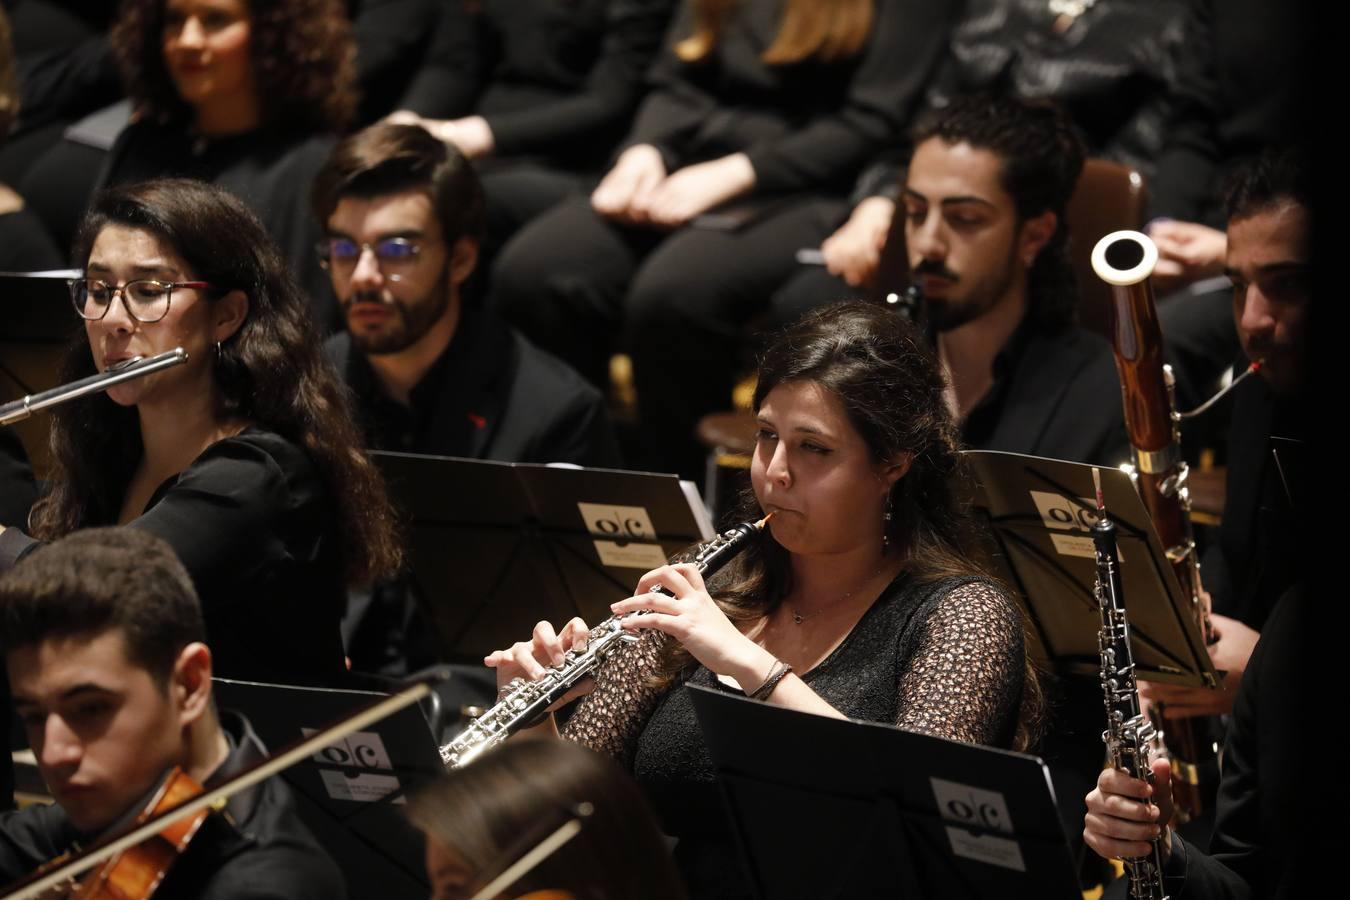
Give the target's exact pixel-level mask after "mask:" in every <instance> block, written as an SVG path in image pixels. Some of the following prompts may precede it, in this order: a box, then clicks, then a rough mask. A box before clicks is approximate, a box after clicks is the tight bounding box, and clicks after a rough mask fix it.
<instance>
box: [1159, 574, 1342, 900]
mask: <svg viewBox="0 0 1350 900" xmlns="http://www.w3.org/2000/svg"><path fill="white" fill-rule="evenodd" d="M1310 604H1311V600H1310V599H1309V598H1307V597H1306V596H1304V595H1303V594H1302V593H1301V592H1298V591H1294V592H1291V593H1290V594H1289V595H1287V596H1285V597H1284V598H1282V599H1281V600H1280V602H1279V604H1278V605H1277V606H1276V607H1275V610H1274V611H1273V612H1272V613H1271V615H1270V618H1269V619H1268V620H1267V621H1266V627H1265V628H1264V629H1263V630H1262V632H1261V640H1260V641H1259V642H1258V643H1257V645H1256V650H1255V651H1254V652H1253V653H1252V658H1251V660H1250V662H1248V664H1247V670H1246V672H1244V673H1243V676H1242V686H1241V687H1240V688H1239V689H1238V694H1237V698H1236V700H1235V702H1234V704H1233V714H1232V717H1231V718H1230V720H1229V723H1228V737H1227V739H1226V740H1225V741H1224V760H1223V780H1222V781H1221V782H1220V783H1219V797H1218V803H1217V812H1216V816H1215V822H1214V834H1213V836H1212V838H1211V839H1210V848H1209V853H1208V854H1204V853H1201V852H1200V851H1199V850H1198V849H1196V848H1194V847H1191V846H1190V845H1188V844H1186V842H1185V841H1184V840H1182V839H1181V838H1179V837H1176V836H1175V835H1174V836H1173V841H1172V858H1171V859H1170V860H1168V862H1167V865H1166V866H1165V867H1164V871H1165V874H1166V875H1167V876H1168V877H1167V887H1168V893H1169V895H1170V896H1171V897H1173V898H1174V900H1184V898H1192V897H1194V898H1204V900H1228V898H1247V897H1252V898H1257V897H1259V898H1273V897H1301V896H1305V894H1304V893H1303V891H1304V890H1305V888H1306V887H1308V885H1303V884H1301V881H1302V880H1303V879H1305V878H1311V877H1315V875H1316V874H1317V873H1318V872H1319V869H1318V868H1316V867H1312V868H1310V867H1307V866H1305V865H1302V864H1301V860H1300V859H1299V855H1300V854H1303V853H1305V852H1307V847H1306V845H1305V844H1304V842H1303V840H1302V839H1301V837H1300V831H1301V829H1307V828H1308V825H1309V820H1308V818H1307V817H1308V816H1309V815H1310V814H1311V813H1312V810H1309V809H1304V808H1302V806H1303V805H1304V804H1305V803H1306V800H1305V798H1313V802H1314V804H1315V805H1316V806H1317V807H1318V808H1320V809H1323V810H1325V811H1327V812H1328V813H1330V811H1331V810H1332V809H1335V808H1337V807H1336V805H1335V804H1333V803H1332V802H1331V797H1330V793H1329V792H1330V791H1331V790H1335V788H1334V787H1333V786H1332V785H1331V784H1330V782H1332V781H1334V780H1335V776H1334V775H1331V774H1330V770H1327V769H1321V768H1320V767H1316V766H1314V767H1311V769H1310V767H1309V766H1307V765H1306V763H1307V762H1308V761H1309V756H1308V754H1309V753H1310V752H1316V750H1317V748H1318V747H1325V746H1326V745H1325V744H1323V743H1321V742H1319V741H1315V740H1309V739H1310V738H1312V736H1313V733H1312V728H1311V727H1310V724H1311V720H1310V719H1309V717H1308V716H1307V715H1306V711H1305V710H1304V709H1303V706H1302V704H1301V703H1300V702H1298V701H1299V699H1301V698H1307V697H1308V696H1309V695H1308V694H1306V693H1305V691H1306V690H1309V689H1312V688H1313V685H1312V684H1311V683H1310V681H1309V680H1308V679H1305V678H1304V677H1303V666H1302V664H1301V659H1300V657H1301V655H1302V654H1304V653H1306V652H1308V649H1309V648H1308V644H1309V640H1308V639H1309V637H1311V629H1312V628H1314V627H1324V624H1323V623H1322V622H1321V621H1320V620H1319V619H1314V616H1313V610H1312V609H1311V605H1310ZM1318 724H1319V725H1320V724H1321V723H1320V722H1319V723H1318ZM1326 758H1327V759H1331V757H1329V756H1328V757H1326ZM1313 778H1316V779H1318V782H1317V783H1313V784H1308V783H1305V782H1308V781H1310V780H1311V779H1313ZM1310 790H1311V791H1312V793H1309V791H1310ZM1308 805H1312V804H1308ZM1328 862H1330V861H1329V860H1325V859H1324V860H1321V863H1323V864H1326V863H1328ZM1321 871H1327V870H1325V869H1323V870H1321ZM1305 872H1310V873H1311V874H1308V875H1305Z"/></svg>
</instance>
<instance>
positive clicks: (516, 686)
mask: <svg viewBox="0 0 1350 900" xmlns="http://www.w3.org/2000/svg"><path fill="white" fill-rule="evenodd" d="M767 521H768V517H765V518H763V519H760V520H759V521H758V522H743V523H741V524H740V525H737V526H736V527H734V528H732V529H730V530H729V531H725V532H723V533H722V534H720V535H718V536H717V537H715V538H713V539H712V540H711V541H709V542H708V543H706V544H704V545H702V546H701V547H699V548H698V550H697V551H696V552H695V554H694V558H693V560H691V561H692V562H693V564H694V565H695V566H697V567H698V570H699V572H700V573H701V574H702V575H704V576H705V577H711V576H712V575H713V574H714V573H716V572H717V570H719V569H721V568H722V567H723V566H724V565H726V564H727V563H728V562H729V561H730V560H731V558H732V557H733V556H735V555H736V554H738V553H740V552H741V551H742V550H744V549H745V548H746V546H748V545H749V543H750V540H751V538H753V537H755V536H756V535H758V534H759V533H760V531H761V530H762V529H763V528H764V523H765V522H767ZM651 593H665V594H668V593H669V592H668V591H666V590H665V589H664V588H662V587H659V586H658V587H654V588H652V590H651ZM647 612H648V611H647V610H638V611H637V612H632V613H626V614H624V615H621V616H610V617H609V618H608V619H605V620H604V621H603V622H601V623H600V624H598V625H596V626H595V627H594V628H592V629H591V633H590V637H589V639H588V640H587V642H586V646H585V648H584V649H575V648H574V649H572V650H569V651H567V653H566V655H565V656H564V658H563V661H562V662H561V663H559V664H558V665H556V666H552V667H550V668H548V669H547V670H546V671H545V674H544V676H543V677H542V678H539V679H538V680H535V681H529V680H527V679H524V678H513V679H512V680H511V681H510V682H508V683H507V685H506V686H505V687H504V688H503V689H502V690H503V694H502V697H501V698H500V699H499V700H498V701H497V703H496V705H494V706H492V707H491V708H490V709H488V710H487V711H485V712H484V713H483V714H482V715H481V716H479V717H478V718H476V719H474V720H473V722H471V723H470V724H469V726H468V727H467V728H465V729H464V730H463V731H461V732H460V733H459V734H458V735H456V736H455V739H454V740H452V741H451V742H450V743H448V744H446V745H445V746H444V747H442V748H441V761H442V762H443V763H445V764H446V765H447V766H449V767H450V768H452V769H458V768H459V767H460V766H463V765H466V764H467V763H469V762H470V761H471V760H473V759H474V758H476V757H477V756H478V755H479V754H481V753H483V752H484V751H485V750H488V749H490V748H492V747H495V746H496V745H498V744H500V743H501V742H502V741H504V740H506V739H507V738H508V737H510V736H511V735H513V734H515V733H516V732H517V731H520V730H521V729H522V728H528V727H529V726H531V725H533V724H534V723H535V722H537V721H539V719H541V718H543V716H544V714H545V713H546V712H547V711H548V708H549V707H550V706H552V705H553V704H554V703H556V702H557V701H558V700H559V699H560V698H561V697H562V696H563V695H564V694H566V693H567V692H568V691H569V690H571V689H572V686H573V685H575V684H577V683H578V682H579V681H581V680H582V679H583V678H585V677H586V676H587V675H589V674H591V673H592V672H594V671H595V669H596V668H597V667H598V666H599V665H600V663H602V662H604V660H605V659H606V658H607V657H608V656H609V655H610V654H611V653H613V652H614V651H615V650H617V649H618V648H619V647H620V646H621V645H622V644H626V643H631V642H632V641H636V640H637V639H638V635H636V634H634V633H633V632H631V631H624V629H623V622H624V621H625V620H626V619H629V618H631V617H633V616H643V615H646V614H647Z"/></svg>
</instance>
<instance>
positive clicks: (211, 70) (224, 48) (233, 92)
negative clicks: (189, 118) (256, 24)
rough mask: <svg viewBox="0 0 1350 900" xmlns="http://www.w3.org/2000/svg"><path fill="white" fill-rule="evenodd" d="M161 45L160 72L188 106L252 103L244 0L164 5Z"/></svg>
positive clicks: (167, 0) (178, 0)
mask: <svg viewBox="0 0 1350 900" xmlns="http://www.w3.org/2000/svg"><path fill="white" fill-rule="evenodd" d="M162 40H163V48H164V65H165V68H167V69H168V71H169V77H170V78H172V79H173V83H174V87H175V88H177V90H178V95H179V96H180V97H182V98H183V101H184V102H185V103H187V104H188V105H189V106H192V107H194V108H199V107H201V106H203V105H205V104H209V103H213V102H219V101H222V100H226V101H228V100H237V99H240V98H243V97H248V98H252V97H253V93H254V90H255V88H254V81H253V61H252V58H251V56H250V49H251V48H250V44H251V42H252V20H251V17H250V15H249V10H248V4H247V3H246V2H245V0H164V33H163V35H162Z"/></svg>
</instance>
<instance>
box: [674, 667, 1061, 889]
mask: <svg viewBox="0 0 1350 900" xmlns="http://www.w3.org/2000/svg"><path fill="white" fill-rule="evenodd" d="M689 690H690V693H691V698H692V700H693V704H694V710H695V712H696V713H697V715H698V720H699V725H700V727H701V728H702V730H703V735H704V738H705V739H706V741H707V746H708V750H709V753H710V754H711V755H712V759H713V764H714V765H715V766H716V768H717V772H718V780H719V782H720V784H721V787H722V794H723V797H724V799H725V800H726V805H727V808H728V811H729V813H730V817H731V820H732V823H733V830H734V831H735V833H736V836H737V840H738V843H739V845H740V849H741V852H742V858H743V860H744V861H745V862H746V863H747V874H749V876H750V880H751V884H752V886H753V888H754V889H755V891H756V893H757V896H758V897H760V898H761V900H835V898H839V900H853V898H856V897H943V898H991V900H992V898H997V900H1004V898H1007V897H1040V898H1048V900H1055V898H1062V900H1077V898H1080V897H1081V896H1082V894H1081V892H1080V891H1079V889H1078V881H1077V878H1076V877H1075V875H1074V870H1073V862H1072V859H1071V858H1070V855H1069V848H1068V843H1067V842H1066V840H1065V837H1064V831H1063V827H1062V826H1061V824H1060V820H1059V815H1058V813H1057V812H1056V808H1055V800H1054V795H1053V792H1052V789H1051V787H1050V781H1049V773H1048V772H1047V770H1046V768H1045V764H1044V763H1042V762H1041V761H1040V760H1039V759H1037V758H1035V757H1032V756H1025V755H1023V754H1019V753H1012V752H1009V751H1005V750H992V749H990V748H987V747H978V746H974V745H971V744H962V743H959V742H956V741H948V740H944V739H942V738H935V737H929V736H927V735H921V734H914V733H912V732H908V731H903V730H901V729H899V728H895V727H893V726H890V725H878V724H874V723H865V722H854V721H846V720H840V719H832V718H827V717H824V716H816V715H811V714H810V713H802V712H797V711H795V710H789V709H784V708H783V707H779V706H773V705H770V704H767V703H759V702H756V701H753V700H748V699H746V698H744V697H741V696H739V695H735V694H730V693H725V692H722V691H718V690H712V689H709V688H704V687H697V686H690V688H689Z"/></svg>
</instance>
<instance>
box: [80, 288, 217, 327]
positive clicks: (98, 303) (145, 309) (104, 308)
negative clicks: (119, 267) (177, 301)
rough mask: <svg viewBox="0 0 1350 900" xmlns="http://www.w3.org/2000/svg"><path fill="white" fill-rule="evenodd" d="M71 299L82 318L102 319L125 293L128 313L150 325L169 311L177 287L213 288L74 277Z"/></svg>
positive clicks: (125, 305) (124, 304)
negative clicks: (119, 282) (115, 282)
mask: <svg viewBox="0 0 1350 900" xmlns="http://www.w3.org/2000/svg"><path fill="white" fill-rule="evenodd" d="M66 283H67V284H68V285H70V299H71V302H72V303H74V304H75V312H77V313H79V315H80V318H82V319H89V320H91V321H98V320H99V319H102V318H103V317H104V316H106V315H107V314H108V310H109V309H110V308H111V307H112V303H113V298H114V297H116V296H117V295H118V294H121V295H122V306H123V307H124V308H125V309H126V311H127V315H129V316H131V317H132V318H133V319H135V320H136V321H137V322H140V323H141V324H143V325H148V324H150V323H151V322H158V321H159V320H160V319H162V318H164V317H165V316H167V315H168V314H169V301H170V299H171V298H172V297H173V292H174V289H175V288H196V289H198V290H204V289H209V288H210V287H211V283H210V282H207V281H157V280H155V279H150V278H141V279H137V280H136V281H128V282H127V283H126V284H123V285H121V286H118V285H116V284H111V283H109V282H107V281H103V280H101V279H98V278H72V279H69V280H68V281H67V282H66Z"/></svg>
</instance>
